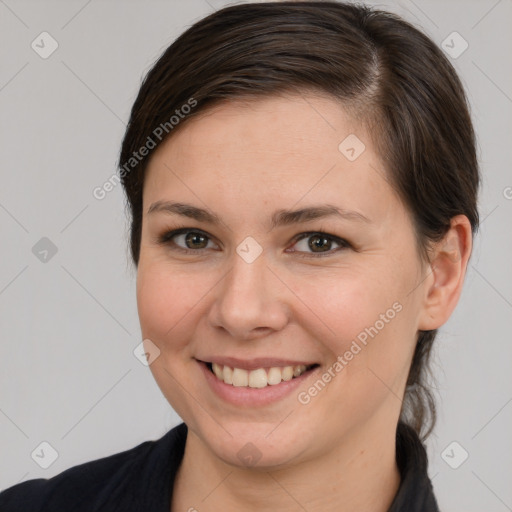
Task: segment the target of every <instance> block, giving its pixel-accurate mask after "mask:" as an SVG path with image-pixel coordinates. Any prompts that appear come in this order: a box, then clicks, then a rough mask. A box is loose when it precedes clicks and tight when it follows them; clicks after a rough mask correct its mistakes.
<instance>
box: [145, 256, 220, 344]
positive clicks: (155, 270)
mask: <svg viewBox="0 0 512 512" xmlns="http://www.w3.org/2000/svg"><path fill="white" fill-rule="evenodd" d="M201 277H205V276H201ZM212 285H213V283H212V284H211V285H208V282H207V280H206V281H205V280H204V279H201V278H200V277H199V276H198V275H194V274H190V273H188V272H180V271H176V270H173V269H170V268H167V267H166V265H158V264H151V265H149V264H144V263H142V264H140V265H139V268H138V271H137V308H138V312H139V320H140V325H141V330H142V335H143V337H144V338H149V339H151V340H152V341H154V342H155V343H156V344H157V345H158V346H159V348H160V350H162V351H168V352H171V351H176V350H178V349H180V348H183V346H184V345H186V342H187V333H190V332H191V329H192V325H193V322H194V318H195V316H196V315H197V314H198V312H199V309H200V307H201V298H202V297H203V296H204V295H205V293H207V290H208V289H209V288H211V286H212Z"/></svg>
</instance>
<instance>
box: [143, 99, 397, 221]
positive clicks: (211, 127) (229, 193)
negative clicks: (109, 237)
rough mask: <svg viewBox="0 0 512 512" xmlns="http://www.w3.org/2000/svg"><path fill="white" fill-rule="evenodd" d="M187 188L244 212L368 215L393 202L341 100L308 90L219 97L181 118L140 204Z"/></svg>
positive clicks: (155, 160)
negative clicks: (308, 207) (321, 209)
mask: <svg viewBox="0 0 512 512" xmlns="http://www.w3.org/2000/svg"><path fill="white" fill-rule="evenodd" d="M354 157H355V158H354ZM193 191H195V192H196V194H201V197H203V198H204V199H205V200H206V198H209V199H210V200H218V197H224V198H228V197H229V198H230V201H231V202H232V203H233V204H234V203H236V200H237V198H238V199H240V200H241V201H242V202H243V205H242V206H243V207H247V208H249V207H250V208H251V209H254V208H257V207H261V206H262V203H263V204H266V203H272V202H281V203H283V202H284V203H287V206H291V205H292V204H295V203H297V202H299V201H305V202H307V201H314V202H316V203H318V202H319V201H320V202H321V201H324V202H329V203H333V202H337V203H340V206H341V207H343V208H352V209H358V208H366V209H367V211H368V215H367V216H370V215H371V213H373V214H374V215H382V213H383V211H385V210H387V209H389V207H390V202H397V197H396V196H395V194H394V191H393V190H392V189H391V187H390V186H389V184H388V183H387V180H386V176H385V173H384V170H383V167H382V164H381V162H380V159H379V156H378V155H377V154H376V153H375V151H374V149H373V145H372V142H371V140H370V137H369V135H368V134H367V133H366V131H365V130H363V128H362V127H361V126H360V123H356V122H355V120H353V119H352V118H351V117H350V116H349V115H348V113H347V112H346V111H345V110H344V108H343V106H342V104H341V103H340V102H338V101H336V100H334V99H332V98H328V97H323V96H318V95H312V94H308V95H306V94H304V95H287V96H279V97H268V98H264V99H254V100H251V101H229V102H223V103H221V104H219V105H217V106H216V107H214V108H212V109H209V110H207V111H205V112H203V113H201V114H200V115H199V116H197V117H195V118H191V119H190V120H187V123H186V124H185V125H184V126H183V127H182V128H181V129H180V130H179V131H177V132H176V134H173V135H172V137H170V138H168V139H167V140H166V141H165V142H164V143H163V144H162V145H161V146H160V147H159V148H158V149H157V150H156V152H155V154H154V155H153V156H152V159H151V161H150V164H149V166H148V169H147V174H146V179H145V186H144V202H145V204H146V209H147V203H148V202H149V201H151V202H153V201H155V200H161V199H168V197H166V196H176V195H177V194H178V195H183V194H185V195H187V196H189V197H193ZM196 199H197V197H196ZM223 206H226V207H228V205H223ZM238 206H240V205H238Z"/></svg>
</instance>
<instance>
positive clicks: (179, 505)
mask: <svg viewBox="0 0 512 512" xmlns="http://www.w3.org/2000/svg"><path fill="white" fill-rule="evenodd" d="M381 427H382V425H380V428H378V429H377V428H370V427H367V428H364V429H361V428H359V429H358V431H357V433H352V434H351V435H349V436H346V437H344V439H343V443H340V446H337V447H336V449H330V450H328V451H326V453H325V454H323V455H322V456H318V457H317V458H315V459H310V460H308V461H304V462H302V463H301V464H299V465H296V466H294V467H288V468H286V469H278V470H268V469H267V470H262V469H259V470H256V469H255V468H250V469H246V468H237V467H234V466H231V465H229V464H226V463H225V462H223V461H222V460H220V459H219V458H218V457H216V456H215V454H213V453H212V452H211V451H210V450H209V449H208V447H207V446H206V445H205V444H204V443H203V442H202V441H201V439H199V438H198V437H197V436H196V435H195V434H194V433H193V432H191V431H190V430H189V432H188V436H187V442H186V446H185V454H184V457H183V461H182V464H181V466H180V469H179V471H178V474H177V476H176V480H175V483H174V492H173V501H172V507H171V510H172V511H182V510H183V511H189V510H190V511H194V510H196V509H197V510H200V511H201V512H209V511H218V510H223V511H225V512H232V511H233V512H234V511H240V510H244V511H247V512H252V511H259V510H282V511H285V512H287V511H292V510H293V511H297V510H308V512H316V511H320V510H321V511H322V512H328V511H334V510H335V511H336V512H348V511H353V510H372V511H374V512H387V511H388V509H389V507H390V505H391V503H392V501H393V498H394V496H395V495H396V493H397V492H398V488H399V486H400V473H399V471H398V468H397V465H396V446H395V435H396V425H391V427H390V428H389V429H387V430H386V431H383V430H382V428H381ZM199 461H200V462H199Z"/></svg>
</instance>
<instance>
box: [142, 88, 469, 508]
mask: <svg viewBox="0 0 512 512" xmlns="http://www.w3.org/2000/svg"><path fill="white" fill-rule="evenodd" d="M349 134H356V135H357V137H358V138H359V139H360V140H361V141H363V143H364V144H365V146H366V149H365V150H364V151H363V153H362V154H361V155H360V156H359V157H358V158H357V159H356V160H355V161H352V162H351V161H349V160H348V159H347V158H346V157H345V155H344V154H342V152H340V151H339V149H338V146H339V144H340V142H341V141H343V140H344V139H345V138H346V137H347V136H348V135H349ZM156 201H172V202H180V203H187V204H190V205H193V206H196V207H198V208H205V209H207V210H208V211H210V212H211V213H214V214H216V215H217V216H218V217H219V218H220V219H221V222H220V224H219V225H213V224H210V223H208V222H204V221H198V220H195V219H190V218H186V217H183V216H179V215H175V214H169V213H166V212H161V211H159V212H152V213H147V212H148V209H149V208H150V206H151V205H152V204H153V203H155V202H156ZM325 204H330V205H334V206H336V207H338V208H340V209H344V210H351V211H355V212H358V213H360V214H362V215H364V216H365V217H366V218H367V219H368V221H364V220H360V219H357V220H355V219H353V218H349V219H345V218H339V217H336V216H330V217H325V218H322V219H315V220H310V221H307V222H303V223H300V224H292V225H287V226H280V227H277V228H275V229H271V224H270V220H271V217H272V214H273V213H274V212H275V211H276V210H280V209H294V210H295V209H300V208H305V207H310V206H313V205H315V206H318V205H325ZM143 208H144V214H143V227H142V239H141V252H140V261H139V266H138V274H137V302H138V311H139V317H140V323H141V328H142V334H143V338H144V339H150V340H151V342H152V343H153V344H154V345H156V346H157V347H158V349H159V350H160V354H159V356H158V357H157V358H156V359H155V360H154V362H153V363H152V364H151V365H150V368H151V371H152V373H153V375H154V377H155V379H156V382H157V383H158V385H159V387H160V389H161V390H162V392H163V394H164V395H165V397H166V398H167V400H168V401H169V403H170V404H171V405H172V407H173V408H174V409H175V410H176V411H177V413H178V414H179V415H180V416H181V418H183V420H184V421H185V423H186V424H187V425H188V427H189V436H188V439H187V445H186V450H185V457H184V461H183V464H182V466H181V468H180V471H179V473H178V477H177V480H176V483H175V488H174V489H175V494H174V497H173V503H172V510H189V509H190V508H191V507H196V508H197V509H198V510H201V511H207V510H228V511H229V510H247V511H251V510H269V509H273V510H274V509H275V510H302V509H301V506H302V507H304V508H306V509H307V510H308V511H315V510H323V511H325V510H337V511H339V510H347V511H348V510H372V511H377V512H378V511H386V510H387V509H388V507H389V505H390V504H391V502H392V500H393V497H394V496H395V494H396V492H397V490H398V486H399V483H400V477H399V473H398V470H397V467H396V462H395V432H396V425H397V421H398V417H399V414H400V407H401V399H402V397H403V394H404V390H405V382H406V379H407V374H408V371H409V368H410V363H411V359H412V355H413V351H414V346H415V343H416V338H417V332H418V330H422V329H434V328H437V327H439V326H440V325H442V324H443V323H444V322H445V321H446V320H447V319H448V317H449V316H450V314H451V312H452V310H453V308H454V307H455V305H456V303H457V300H458V297H459V294H460V291H461V288H462V283H463V279H464V273H465V268H466V265H467V260H468V257H469V254H470V252H471V229H470V225H469V222H468V220H467V218H466V217H464V216H458V217H455V218H454V219H453V221H452V228H451V229H450V231H449V232H448V234H447V235H446V238H445V240H443V241H441V242H440V243H438V244H436V245H435V246H433V247H432V249H431V251H430V254H431V260H430V262H425V261H422V259H421V258H420V256H419V253H418V250H417V244H416V240H415V232H414V228H413V224H412V219H411V217H410V215H409V213H408V211H407V209H406V208H405V207H404V205H403V204H402V202H401V201H400V199H399V198H398V196H397V195H396V193H395V192H394V190H393V189H392V188H391V186H390V184H389V182H388V181H387V179H386V176H385V171H384V169H383V167H382V164H381V161H380V159H379V156H378V155H377V154H376V153H375V152H374V150H373V146H372V142H371V140H370V137H369V135H368V134H367V133H366V132H365V131H364V129H363V128H362V127H360V126H358V124H357V123H355V122H354V121H353V120H351V119H350V117H349V116H348V115H347V114H346V112H345V111H344V109H343V107H342V105H341V104H340V103H339V102H337V101H335V100H333V99H331V98H327V97H321V96H317V95H312V94H304V95H303V96H301V95H289V96H279V97H277V96H276V97H270V98H266V99H258V100H254V101H249V102H245V103H242V102H240V101H236V102H233V101H232V102H229V103H223V104H221V105H219V106H217V107H215V108H214V109H211V110H209V111H207V113H206V114H203V115H201V116H200V117H197V118H194V119H191V120H189V121H188V122H187V123H186V124H185V125H184V126H183V127H182V128H181V129H180V130H179V131H177V132H176V133H175V134H173V136H172V137H170V138H169V139H168V140H167V141H166V142H165V143H164V144H163V145H162V146H160V147H159V148H158V149H157V150H156V152H155V153H154V154H153V155H152V158H151V161H150V164H149V167H148V170H147V175H146V179H145V184H144V193H143ZM182 227H186V228H190V229H191V230H192V231H193V230H194V229H195V230H200V231H201V232H202V233H203V234H206V235H207V238H206V239H203V240H206V241H205V243H204V244H203V247H204V248H199V249H196V250H195V252H194V253H193V254H185V253H183V252H180V250H179V248H180V247H181V248H183V249H186V248H189V249H190V248H192V249H193V248H194V247H196V246H194V245H192V246H190V245H189V246H188V247H187V245H186V242H185V237H184V236H183V235H181V236H179V235H178V236H176V237H174V239H173V240H174V244H173V243H172V241H168V242H167V243H165V244H162V243H158V241H157V240H158V237H159V236H161V235H163V234H165V233H166V232H168V231H170V230H173V229H178V228H182ZM311 232H312V233H313V234H310V235H309V238H308V237H306V238H303V239H302V240H297V238H298V235H301V234H303V233H311ZM316 232H321V233H326V234H329V235H331V236H332V237H335V238H334V239H332V240H328V242H327V244H326V245H324V246H322V247H321V248H320V249H319V250H318V252H314V249H311V247H310V246H308V242H309V241H311V240H312V238H311V237H314V233H316ZM248 236H250V237H252V238H253V239H254V240H256V241H257V242H258V244H259V245H260V246H261V247H262V249H263V252H262V253H261V254H260V255H259V257H258V258H256V259H255V261H253V262H252V263H247V262H246V261H244V259H243V258H241V257H240V256H239V254H237V252H236V248H237V246H238V245H239V244H240V243H241V242H242V241H243V240H244V239H245V238H246V237H248ZM336 237H337V238H341V239H344V240H346V241H348V244H349V245H346V246H345V245H339V242H337V240H336ZM329 244H330V245H329ZM199 247H202V246H201V245H199ZM340 247H341V248H340ZM322 251H323V252H322ZM316 254H319V256H315V255H316ZM393 304H395V307H397V306H396V304H399V307H400V312H398V313H396V315H394V318H392V319H391V320H389V321H388V322H385V325H384V327H383V328H381V329H378V333H377V334H376V335H374V337H369V338H368V342H367V345H366V346H362V345H361V344H359V345H361V347H362V348H361V350H360V351H359V352H358V353H357V355H355V356H354V357H353V358H352V360H350V361H349V362H348V364H347V365H346V366H344V368H343V369H342V371H339V372H337V373H336V376H335V377H334V378H332V379H331V381H330V382H329V383H328V385H326V386H325V388H324V389H322V390H321V391H320V392H318V394H317V395H316V396H314V397H312V398H311V400H310V402H309V403H307V404H302V403H300V402H299V401H298V398H297V395H298V393H299V392H301V391H302V392H307V390H308V388H310V387H311V386H312V385H313V384H314V383H315V381H317V380H318V379H319V378H320V377H321V375H322V374H323V373H325V372H326V371H327V370H328V369H329V368H332V365H333V363H334V362H335V361H336V359H337V357H338V356H340V355H343V354H345V353H346V351H347V350H349V348H350V346H351V344H352V342H353V340H355V339H357V336H358V335H359V334H360V333H361V332H363V331H365V328H369V327H370V326H375V325H376V322H377V320H379V319H381V318H382V317H381V315H383V314H384V315H386V311H388V310H389V309H390V308H393ZM380 325H381V324H379V326H380ZM213 355H216V356H233V357H237V358H240V359H244V360H249V359H252V358H256V357H277V358H283V359H290V358H292V359H294V360H303V361H308V362H314V363H317V364H318V365H319V368H317V369H316V370H315V372H313V373H312V374H310V375H309V376H308V377H307V379H306V380H305V381H304V382H303V383H302V384H301V386H300V388H299V389H298V390H297V391H294V392H292V393H291V394H290V395H289V396H286V397H285V398H283V399H282V400H280V401H279V402H277V403H275V404H270V405H265V406H258V407H254V406H251V404H250V403H249V404H247V405H245V406H242V407H235V406H233V405H231V404H229V403H226V402H225V401H223V400H222V399H221V398H219V397H218V396H217V395H216V394H215V393H214V392H213V391H212V390H211V389H210V388H209V386H208V385H207V383H206V380H205V377H204V374H203V372H202V371H201V369H200V367H199V364H198V363H197V361H196V359H200V360H206V361H208V356H209V357H211V356H213ZM247 443H252V444H253V445H254V446H255V447H256V449H257V453H258V456H260V459H259V460H258V462H257V464H256V465H255V466H252V465H251V464H245V463H244V462H243V461H242V460H241V459H240V458H239V457H238V456H237V454H238V452H239V450H240V449H242V447H244V446H245V445H246V444H247ZM299 504H300V505H299Z"/></svg>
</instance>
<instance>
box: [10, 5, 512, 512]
mask: <svg viewBox="0 0 512 512" xmlns="http://www.w3.org/2000/svg"><path fill="white" fill-rule="evenodd" d="M228 3H229V2H227V1H215V0H187V1H176V0H174V1H166V2H160V1H155V0H153V1H151V2H142V1H141V2H127V1H123V2H121V1H109V2H101V1H99V0H93V1H88V2H87V1H67V2H49V1H38V2H36V1H30V2H29V1H15V0H0V51H1V67H0V109H1V112H0V130H1V131H0V141H1V147H2V151H1V157H2V161H1V170H0V172H1V182H0V183H1V187H0V229H1V249H0V258H1V265H0V325H1V333H2V340H1V341H2V344H1V358H0V439H1V454H2V457H1V459H0V488H2V489H3V488H6V487H9V486H11V485H13V484H15V483H17V482H21V481H24V480H27V479H32V478H38V477H51V476H53V475H55V474H57V473H60V472H61V471H63V470H64V469H66V468H69V467H71V466H73V465H76V464H79V463H82V462H85V461H89V460H92V459H94V458H99V457H104V456H107V455H110V454H112V453H115V452H118V451H122V450H126V449H128V448H131V447H133V446H135V445H137V444H139V443H141V442H143V441H145V440H148V439H157V438H159V437H160V436H162V435H163V434H164V433H165V432H166V431H167V430H168V429H169V428H170V427H172V426H174V425H176V424H177V423H178V422H179V421H180V420H179V418H178V417H177V415H176V414H175V413H174V412H173V411H172V410H171V409H170V406H169V405H168V404H167V402H166V401H165V399H164V398H163V396H162V395H161V393H160V390H159V389H158V387H157V386H156V384H155V383H154V381H153V378H152V376H151V373H150V371H149V369H148V368H147V367H146V366H144V365H143V364H141V363H140V361H139V360H138V359H137V358H136V357H135V356H134V354H133V350H134V349H135V347H137V345H138V344H139V343H140V341H141V339H140V329H139V324H138V318H137V311H136V303H135V273H134V270H133V269H132V267H131V264H130V263H129V258H128V251H127V242H126V241H127V238H126V233H127V226H128V225H127V221H126V219H125V212H124V198H123V195H122V190H121V187H120V186H117V187H116V188H114V190H113V191H112V192H110V193H109V194H107V196H106V197H105V199H103V200H101V201H100V200H97V199H95V198H94V197H93V195H92V191H93V189H94V188H95V187H97V186H101V185H102V184H103V183H104V182H105V181H106V180H107V179H108V178H109V177H111V176H112V174H113V173H114V172H115V167H116V163H117V157H118V151H119V145H120V141H121V138H122V135H123V131H124V128H125V123H126V122H127V120H128V115H129V110H130V108H131V105H132V102H133V100H134V99H135V95H136V93H137V91H138V87H139V84H140V80H141V77H142V75H143V73H144V72H145V71H147V70H148V69H149V67H150V65H151V63H152V62H154V60H155V59H156V58H157V57H158V56H159V55H160V53H161V52H162V51H163V49H164V48H166V47H167V46H168V45H169V44H170V43H171V41H172V40H173V39H174V38H175V37H176V36H177V35H178V34H179V33H181V32H182V31H183V30H184V29H186V28H187V27H188V26H190V25H191V24H192V23H194V22H195V21H197V20H198V19H200V18H201V17H203V16H204V15H206V14H208V13H210V12H212V11H213V10H214V9H218V8H219V7H222V6H224V5H227V4H228ZM370 3H371V2H370ZM372 5H379V6H380V7H382V8H386V9H389V10H391V11H394V12H397V13H398V14H400V15H402V16H403V17H405V18H406V19H408V20H409V21H411V22H413V23H414V24H415V25H417V26H418V27H420V28H422V29H423V30H424V31H426V32H427V33H428V34H429V35H430V36H431V37H432V38H433V40H434V41H435V42H436V43H438V44H439V45H440V46H443V43H442V42H443V41H444V40H445V39H446V38H447V36H449V35H450V34H451V33H452V32H453V31H457V32H458V33H459V34H461V36H462V37H463V38H464V39H465V40H466V41H467V42H468V44H469V47H468V48H467V50H466V51H465V52H464V53H462V54H461V55H460V56H459V57H458V58H456V59H453V58H452V62H453V63H454V65H455V67H456V69H457V70H458V72H459V73H460V75H461V77H462V80H463V82H464V84H465V85H466V87H467V90H468V94H469V97H470V101H471V105H472V114H473V118H474V122H475V127H476V130H477V132H478V137H479V154H480V159H481V165H482V171H483V176H484V186H483V191H482V195H481V200H480V210H481V216H482V221H483V222H482V226H481V231H480V233H479V235H478V238H477V239H476V241H475V249H474V253H473V256H472V259H471V262H470V266H469V273H468V276H467V281H466V284H465V289H464V292H463V297H462V299H461V302H460V304H459V306H458V308H457V310H456V312H455V314H454V315H453V317H452V318H451V320H450V321H449V323H448V324H447V325H446V326H444V328H443V329H442V331H441V334H440V336H439V338H438V340H437V352H436V358H435V359H436V361H435V363H436V364H435V373H436V376H437V379H438V394H439V397H440V401H439V411H440V418H439V422H438V426H437V428H436V430H435V433H434V435H433V436H432V437H431V438H430V440H429V441H428V452H429V457H430V475H431V478H433V484H434V487H435V491H436V494H437V497H438V499H439V502H440V505H441V508H442V510H444V511H464V512H473V511H474V512H476V511H479V512H480V511H482V510H486V511H487V512H494V511H495V512H502V511H506V510H512V485H511V483H512V482H511V480H512V477H511V474H512V472H511V466H512V460H511V459H512V457H511V454H512V436H511V435H510V432H512V428H511V425H512V403H511V402H512V382H511V377H510V363H511V361H512V358H511V356H512V343H510V331H511V327H512V325H511V323H512V322H511V318H512V315H511V313H512V309H511V308H512V287H511V281H512V266H511V265H510V254H511V249H512V236H511V233H512V230H511V229H510V224H511V223H510V220H511V214H512V200H511V198H512V188H511V187H512V174H511V171H510V168H511V167H510V166H511V162H512V154H511V153H512V151H511V147H512V144H511V142H510V136H511V134H512V126H511V125H512V116H511V112H512V99H511V98H512V71H511V65H510V54H511V49H512V35H511V34H512V32H511V31H510V26H511V24H512V1H511V0H501V1H496V0H489V1H473V2H468V1H464V2H462V1H434V0H431V1H428V2H426V1H425V2H421V3H420V2H419V0H416V1H415V2H413V1H408V0H403V1H402V2H391V1H390V2H380V3H378V4H377V3H372ZM43 31H47V32H48V33H49V34H51V36H52V37H53V38H54V39H55V40H56V41H57V42H58V45H59V46H58V49H57V50H56V51H55V52H54V53H53V54H52V55H51V56H49V57H48V58H47V59H43V58H41V57H40V56H39V54H38V53H36V51H34V50H33V49H32V47H31V43H32V41H34V40H35V41H36V43H37V42H38V41H39V45H40V46H42V44H41V43H40V38H39V37H38V36H39V34H41V32H43ZM45 37H46V36H45ZM452 40H453V39H452ZM45 41H46V42H45V43H44V46H45V49H46V50H48V48H50V46H49V45H50V42H49V39H45ZM448 41H451V39H448ZM453 41H454V42H453V43H450V45H451V46H454V48H455V50H457V49H460V48H461V46H460V44H461V41H460V40H457V39H455V40H453ZM40 51H42V50H40ZM43 237H47V238H48V239H50V240H51V242H52V243H53V244H54V245H55V246H56V248H57V252H56V254H54V255H52V253H51V251H50V252H49V253H48V254H47V255H46V261H41V258H43V259H44V253H41V252H39V253H38V250H39V251H41V250H43V249H44V244H47V243H48V242H45V241H43V242H39V243H40V244H43V245H42V246H40V245H37V246H36V249H34V251H33V247H34V246H35V245H36V244H37V243H38V241H39V240H40V239H41V238H43ZM41 247H42V248H41ZM34 252H35V253H36V254H34ZM44 441H46V442H47V443H49V444H50V445H51V446H52V447H53V448H54V449H55V450H56V451H57V452H58V458H57V459H56V460H55V461H54V462H53V463H52V464H51V465H50V466H49V467H48V468H47V469H43V468H41V467H40V466H39V464H44V463H45V457H46V463H48V462H51V459H50V458H48V457H51V449H48V448H47V447H46V445H43V446H40V443H41V442H44ZM453 441H456V442H457V443H458V444H456V445H451V446H450V444H451V443H452V442H453ZM447 448H448V449H447ZM464 451H466V452H467V453H468V454H469V457H468V458H467V460H466V461H464V462H463V463H462V464H461V465H460V466H459V467H458V468H457V469H453V468H452V467H450V465H449V464H448V463H447V462H450V464H451V465H452V466H457V465H459V464H460V462H461V461H462V459H463V456H464V453H465V452H464ZM31 454H34V455H32V456H31ZM442 454H444V458H443V455H442ZM38 455H39V457H38Z"/></svg>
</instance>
